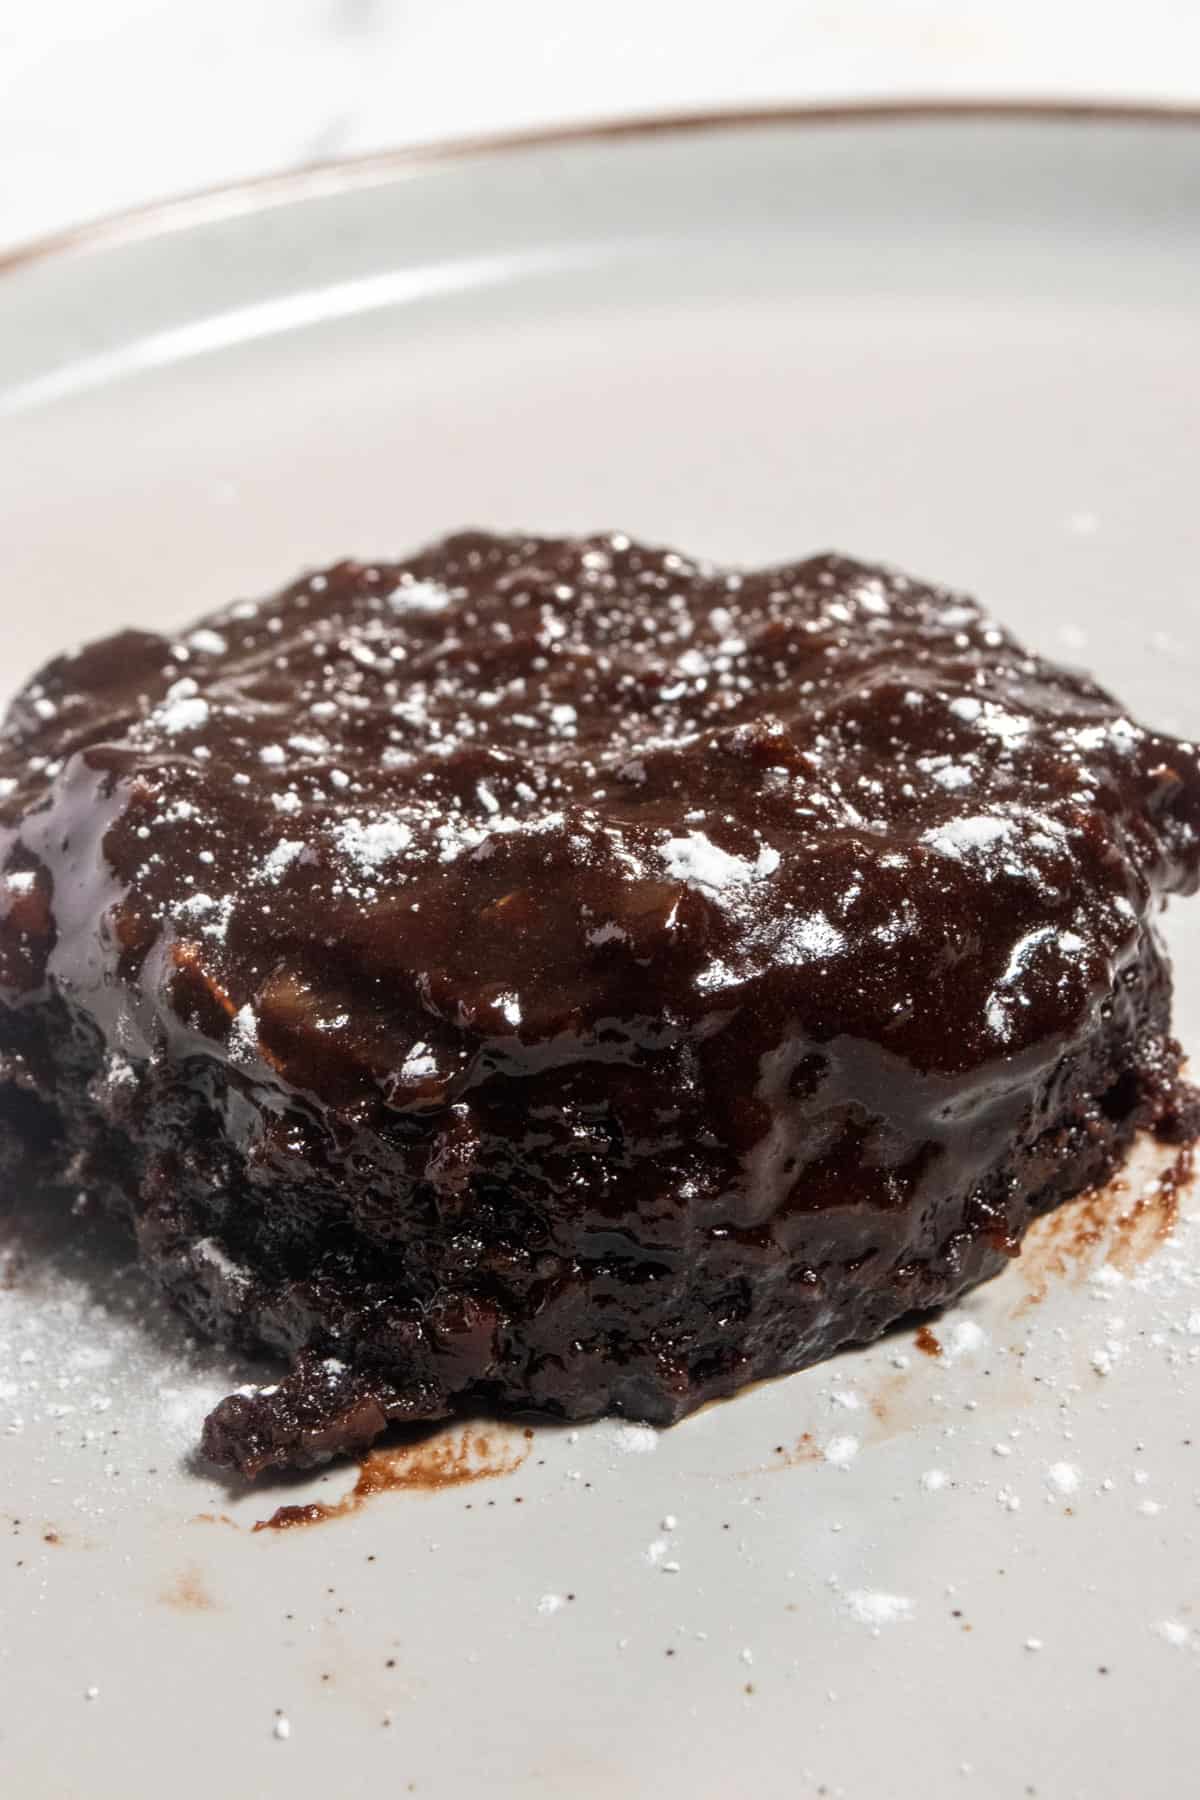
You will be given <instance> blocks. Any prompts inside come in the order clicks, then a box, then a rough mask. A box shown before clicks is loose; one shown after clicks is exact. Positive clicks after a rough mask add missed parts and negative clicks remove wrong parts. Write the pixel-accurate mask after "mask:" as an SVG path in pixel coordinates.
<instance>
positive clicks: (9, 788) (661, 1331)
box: [0, 533, 1200, 1474]
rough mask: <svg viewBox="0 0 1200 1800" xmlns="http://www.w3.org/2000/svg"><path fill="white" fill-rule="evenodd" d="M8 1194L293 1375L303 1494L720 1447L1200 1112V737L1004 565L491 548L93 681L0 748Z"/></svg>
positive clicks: (247, 1463) (103, 662)
mask: <svg viewBox="0 0 1200 1800" xmlns="http://www.w3.org/2000/svg"><path fill="white" fill-rule="evenodd" d="M0 793H2V798H0V826H2V833H0V870H2V871H3V875H2V881H0V886H2V891H3V922H2V925H0V1001H2V1004H0V1080H2V1086H0V1116H2V1120H3V1140H4V1155H5V1157H6V1159H7V1163H8V1166H9V1168H10V1170H13V1171H17V1170H19V1171H21V1172H22V1173H25V1174H29V1175H38V1176H41V1177H42V1178H45V1177H50V1178H52V1179H56V1180H61V1181H63V1182H67V1183H69V1184H71V1186H72V1187H73V1188H75V1189H85V1190H87V1191H88V1192H90V1193H92V1194H94V1195H95V1196H97V1198H98V1199H99V1200H101V1201H102V1202H103V1204H104V1205H105V1206H107V1207H109V1208H111V1209H113V1210H114V1211H115V1212H116V1213H118V1214H119V1215H120V1216H122V1217H123V1218H126V1219H128V1221H129V1224H130V1226H131V1227H132V1229H133V1231H134V1233H135V1234H136V1237H137V1243H138V1247H139V1251H140V1254H141V1257H142V1259H143V1260H144V1262H145V1265H146V1267H147V1268H148V1269H149V1271H150V1272H151V1274H152V1275H153V1277H154V1278H155V1280H156V1281H158V1282H159V1283H161V1285H162V1287H163V1288H164V1289H165V1290H166V1291H167V1292H168V1293H169V1294H170V1295H171V1296H172V1297H173V1299H174V1300H175V1301H177V1303H178V1304H179V1305H180V1306H181V1307H182V1308H183V1309H184V1311H185V1312H186V1313H187V1314H188V1316H189V1317H190V1318H191V1319H192V1320H193V1321H194V1322H195V1324H196V1325H197V1326H198V1327H199V1328H201V1329H202V1330H203V1331H205V1332H207V1333H211V1334H213V1335H215V1336H218V1337H221V1338H225V1339H228V1340H232V1341H234V1342H236V1343H238V1344H239V1345H242V1346H247V1347H251V1348H254V1349H263V1350H266V1351H269V1352H272V1353H275V1354H276V1355H277V1356H279V1357H282V1358H283V1359H285V1360H286V1362H287V1363H288V1365H289V1368H290V1372H289V1373H288V1374H287V1375H286V1376H285V1377H284V1378H283V1379H282V1380H280V1381H279V1382H278V1383H277V1384H274V1385H270V1386H265V1387H263V1388H261V1389H257V1390H249V1391H244V1392H240V1393H238V1394H235V1395H231V1396H230V1397H229V1398H228V1399H227V1400H225V1401H223V1402H222V1403H221V1404H220V1405H219V1406H218V1407H217V1409H216V1411H215V1412H214V1413H213V1414H212V1415H211V1417H210V1419H209V1421H208V1423H207V1426H206V1430H205V1438H204V1445H205V1448H206V1450H207V1452H208V1454H209V1455H210V1456H211V1457H213V1458H214V1459H215V1460H216V1461H217V1462H219V1463H223V1464H227V1465H231V1466H234V1467H236V1468H239V1469H241V1470H243V1471H244V1472H247V1473H250V1474H253V1473H256V1472H257V1471H259V1470H261V1469H263V1468H264V1467H266V1466H268V1465H271V1464H275V1465H284V1466H288V1465H291V1466H304V1465H308V1464H311V1463H314V1462H317V1461H320V1460H322V1459H323V1458H326V1457H328V1456H330V1455H332V1454H334V1453H336V1452H338V1451H343V1450H348V1449H356V1448H359V1447H361V1446H363V1445H365V1444H367V1443H368V1442H370V1440H371V1439H372V1438H374V1437H375V1436H377V1435H378V1434H379V1433H380V1432H382V1431H383V1430H384V1429H385V1428H386V1426H387V1425H388V1424H389V1423H390V1422H395V1421H415V1420H424V1419H435V1418H438V1417H441V1416H443V1415H445V1414H447V1413H448V1412H450V1411H451V1410H452V1409H454V1408H457V1407H458V1406H460V1405H463V1404H470V1405H472V1406H475V1405H482V1406H487V1407H535V1408H542V1409H546V1410H548V1411H550V1412H553V1413H556V1414H559V1415H561V1416H565V1417H569V1418H586V1417H589V1416H592V1415H595V1414H599V1413H603V1412H617V1413H624V1414H628V1415H630V1416H632V1417H635V1418H638V1419H644V1420H650V1421H655V1422H661V1423H666V1422H668V1421H671V1420H674V1419H678V1418H679V1417H680V1416H681V1415H682V1414H684V1413H686V1412H687V1411H688V1410H689V1409H690V1408H693V1407H695V1406H697V1405H699V1404H700V1403H701V1402H702V1401H705V1400H708V1399H711V1398H712V1397H713V1396H715V1395H720V1394H727V1393H729V1392H730V1391H731V1390H733V1389H735V1388H737V1387H739V1386H740V1385H742V1384H743V1383H745V1382H748V1381H750V1380H753V1379H755V1378H756V1377H760V1376H765V1375H773V1374H779V1373H781V1372H783V1371H786V1370H791V1369H797V1368H800V1367H802V1366H803V1365H804V1364H806V1363H811V1362H813V1361H815V1360H816V1359H818V1358H820V1357H824V1356H828V1355H829V1354H830V1353H831V1352H832V1351H834V1350H836V1349H837V1348H838V1346H839V1345H843V1344H849V1343H855V1342H861V1341H863V1340H865V1339H869V1338H872V1337H874V1336H875V1335H876V1334H877V1333H879V1332H881V1331H883V1330H884V1328H885V1327H886V1326H888V1325H889V1324H890V1323H891V1322H892V1321H894V1320H896V1319H897V1318H899V1317H901V1316H903V1315H905V1314H908V1313H910V1312H912V1311H914V1310H915V1309H919V1308H925V1307H930V1306H934V1305H937V1304H940V1303H942V1302H944V1301H947V1300H949V1299H950V1298H952V1297H953V1296H954V1295H955V1294H957V1293H959V1292H961V1291H962V1290H963V1289H964V1288H965V1287H968V1286H969V1285H970V1284H971V1283H973V1282H977V1281H980V1280H982V1279H983V1278H985V1277H986V1276H989V1275H991V1274H993V1273H995V1272H996V1271H997V1270H998V1269H999V1268H1000V1267H1001V1266H1002V1265H1003V1263H1004V1261H1005V1259H1006V1258H1007V1257H1009V1256H1011V1255H1013V1254H1014V1253H1015V1252H1016V1250H1017V1248H1018V1245H1019V1241H1020V1238H1021V1234H1022V1232H1023V1231H1024V1230H1025V1228H1026V1226H1027V1225H1028V1223H1029V1221H1030V1219H1031V1218H1033V1217H1034V1215H1035V1214H1037V1213H1040V1212H1042V1211H1044V1210H1045V1209H1047V1208H1048V1207H1052V1206H1054V1205H1056V1204H1057V1203H1058V1202H1060V1201H1062V1200H1064V1199H1066V1198H1067V1197H1069V1196H1070V1195H1073V1194H1076V1193H1078V1192H1079V1191H1080V1190H1081V1189H1084V1188H1087V1187H1089V1186H1091V1185H1093V1184H1095V1183H1097V1182H1100V1181H1103V1180H1104V1179H1105V1178H1106V1177H1107V1176H1108V1175H1109V1174H1110V1173H1111V1172H1112V1170H1113V1169H1114V1167H1115V1166H1116V1165H1117V1164H1118V1162H1119V1160H1120V1158H1121V1156H1122V1153H1123V1152H1124V1150H1125V1148H1126V1146H1127V1145H1128V1143H1129V1141H1130V1139H1131V1137H1132V1135H1133V1133H1134V1132H1135V1130H1137V1129H1138V1128H1139V1127H1147V1128H1151V1129H1153V1130H1155V1131H1157V1132H1158V1133H1160V1134H1162V1135H1163V1136H1166V1137H1172V1138H1177V1139H1183V1138H1186V1137H1187V1136H1189V1135H1191V1134H1192V1133H1193V1132H1194V1130H1195V1128H1196V1124H1197V1113H1196V1106H1195V1103H1194V1100H1193V1098H1192V1096H1191V1094H1190V1092H1189V1091H1188V1090H1187V1089H1186V1088H1184V1087H1183V1086H1182V1085H1181V1083H1180V1079H1179V1065H1180V1051H1179V1048H1178V1046H1177V1045H1176V1044H1175V1042H1174V1041H1173V1040H1172V1038H1171V1035H1170V1021H1169V1005H1170V977H1169V972H1168V967H1167V963H1166V959H1165V957H1164V953H1163V948H1162V944H1161V942H1160V939H1159V936H1158V933H1157V929H1156V920H1157V916H1158V913H1159V911H1160V908H1161V905H1162V901H1163V897H1164V895H1166V894H1169V893H1186V892H1191V891H1192V890H1194V889H1195V887H1196V885H1197V880H1198V876H1200V757H1198V753H1197V748H1196V746H1195V745H1193V744H1190V743H1182V742H1177V741H1175V740H1173V739H1171V738H1168V737H1163V736H1159V735H1156V734H1154V733H1152V732H1149V731H1146V730H1144V729H1142V728H1141V727H1140V726H1138V725H1136V724H1135V723H1134V722H1133V721H1131V720H1130V718H1129V717H1128V716H1127V715H1126V714H1125V713H1124V712H1123V711H1122V709H1121V707H1120V706H1119V705H1118V704H1117V702H1116V701H1114V700H1113V699H1112V698H1110V696H1109V695H1108V694H1107V693H1105V692H1104V691H1103V690H1102V689H1101V688H1099V687H1097V686H1096V685H1095V684H1094V683H1093V682H1091V681H1090V680H1088V679H1087V678H1086V677H1085V676H1083V675H1080V674H1077V673H1075V672H1073V671H1069V670H1066V669H1062V668H1058V667H1055V666H1054V665H1053V664H1050V663H1047V662H1045V661H1042V660H1041V659H1039V658H1037V657H1033V656H1030V655H1028V654H1027V653H1026V652H1025V651H1023V650H1022V649H1021V648H1020V647H1019V646H1018V645H1017V644H1015V643H1014V642H1013V641H1012V639H1011V638H1010V637H1008V636H1007V635H1006V634H1005V633H1004V632H1003V631H1001V630H1000V629H998V628H997V627H996V626H995V625H994V624H993V623H992V622H991V620H990V619H989V618H988V617H987V616H986V615H985V614H984V613H982V612H981V611H980V609H979V608H978V607H977V606H976V605H975V604H974V603H973V602H972V601H971V600H968V599H965V598H964V597H963V596H962V595H960V594H956V593H950V592H947V591H945V590H942V589H939V588H934V587H929V586H926V585H924V584H923V583H921V582H918V581H914V580H911V579H909V578H907V577H905V576H903V575H900V574H896V573H893V572H890V571H888V570H886V569H881V568H875V567H871V566H867V565H864V564H861V563H857V562H853V561H851V560H849V559H848V558H845V557H841V556H819V557H815V558H812V559H810V560H808V561H805V562H799V563H796V564H793V565H790V566H787V567H782V568H773V569H766V570H762V571H758V572H754V573H730V572H726V571H724V570H720V569H714V568H711V567H709V566H706V565H702V564H698V563H696V562H694V561H692V560H691V559H690V558H688V557H686V556H682V555H678V554H675V553H674V552H669V551H661V550H650V549H645V548H642V547H640V546H639V545H637V544H634V543H631V542H630V541H629V540H628V539H627V538H625V537H621V536H607V537H595V538H589V539H570V540H555V539H544V538H532V537H493V536H487V535H484V534H482V533H465V534H462V535H459V536H455V537H452V538H449V539H447V540H446V541H445V542H444V543H441V544H437V545H435V546H434V547H433V548H431V549H429V550H426V551H424V552H423V553H422V554H420V555H418V556H415V557H413V558H412V559H411V560H409V561H406V562H402V563H398V564H393V565H387V566H383V565H363V564H361V563H355V562H346V563H341V564H339V565H338V566H337V567H335V568H332V569H330V570H328V571H326V572H325V573H323V574H318V575H312V576H309V577H307V578H305V579H303V580H301V581H298V582H297V583H295V585H293V586H292V587H289V588H288V589H286V590H285V591H284V592H283V593H282V594H280V595H279V596H278V597H277V598H275V599H271V600H267V601H263V602H261V603H253V602H249V601H242V602H239V603H238V604H236V605H234V606H231V607H229V608H228V609H226V610H225V611H223V612H221V613H219V614H217V615H216V616H214V617H212V618H209V619H206V620H204V621H203V622H202V623H201V624H199V625H198V626H197V627H196V628H195V629H193V630H191V631H185V632H183V633H181V634H180V635H179V636H177V637H166V636H159V635H157V634H155V633H148V632H139V631H126V632H123V633H120V634H119V635H117V636H115V637H112V638H108V639H106V640H104V641H103V642H100V643H96V644H93V645H91V646H90V647H88V648H86V649H84V650H82V651H80V652H78V653H77V654H75V655H71V656H66V657H62V658H59V659H58V660H57V661H55V662H53V663H51V664H50V665H49V666H48V667H47V668H46V669H44V670H43V671H42V673H41V674H40V675H39V676H38V677H37V679H36V680H34V681H33V682H32V683H31V684H30V685H29V686H28V687H26V688H25V690H24V691H23V692H22V693H21V694H20V696H19V697H18V698H17V700H16V701H15V703H14V704H13V706H12V708H11V711H10V713H9V715H8V719H7V723H6V725H5V726H4V730H3V737H2V741H0Z"/></svg>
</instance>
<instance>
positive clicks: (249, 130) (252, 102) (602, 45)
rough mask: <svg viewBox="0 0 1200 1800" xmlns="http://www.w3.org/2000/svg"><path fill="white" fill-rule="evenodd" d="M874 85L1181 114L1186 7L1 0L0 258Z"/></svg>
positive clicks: (920, 1) (837, 0)
mask: <svg viewBox="0 0 1200 1800" xmlns="http://www.w3.org/2000/svg"><path fill="white" fill-rule="evenodd" d="M880 94H888V95H922V94H927V95H937V94H942V95H946V94H953V95H978V94H991V95H1012V94H1024V95H1063V96H1076V97H1078V96H1086V97H1116V98H1127V99H1165V100H1176V101H1200V0H1140V3H1139V4H1137V5H1130V4H1128V0H1119V3H1117V4H1110V0H735V3H732V4H731V3H730V0H420V3H419V4H416V3H414V0H0V246H3V245H12V244H14V243H17V242H19V241H21V240H22V239H26V238H30V237H33V236H36V235H39V234H41V233H43V232H48V231H52V230H55V229H58V228H59V227H62V226H65V225H68V224H71V223H73V222H75V221H77V220H80V219H85V218H88V217H92V216H95V215H97V214H101V213H105V212H109V211H112V210H114V209H117V208H120V207H125V206H131V205H136V204H139V203H141V202H143V201H146V200H152V199H158V198H161V197H162V196H164V195H168V194H172V193H178V192H180V191H183V190H186V189H189V188H195V187H200V186H207V185H209V184H213V183H218V182H223V181H228V180H232V179H237V178H240V177H242V176H247V175H254V174H260V173H263V172H265V171H268V170H276V169H280V168H287V167H288V166H290V165H293V164H296V163H303V162H311V161H313V160H315V159H319V158H322V157H329V156H346V155H352V154H354V153H356V152H359V151H364V150H373V149H379V148H384V147H387V146H389V145H394V144H403V143H417V142H421V141H422V140H427V139H434V138H439V137H448V136H455V135H461V134H469V133H473V132H487V131H496V130H506V129H510V128H513V127H520V126H530V125H543V124H551V123H556V122H560V121H564V120H579V119H587V118H593V119H594V118H602V117H612V116H614V115H618V114H629V113H639V112H649V111H658V110H671V109H675V110H678V109H687V108H691V107H704V106H711V105H721V104H731V105H746V104H752V103H755V102H764V101H785V100H806V99H842V98H856V97H860V96H869V95H880Z"/></svg>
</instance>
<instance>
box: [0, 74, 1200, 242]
mask: <svg viewBox="0 0 1200 1800" xmlns="http://www.w3.org/2000/svg"><path fill="white" fill-rule="evenodd" d="M964 120H966V121H969V120H984V121H998V122H1002V123H1014V124H1022V123H1023V124H1080V125H1096V124H1107V125H1114V126H1123V125H1164V126H1190V127H1193V128H1195V127H1197V126H1200V106H1193V105H1189V104H1183V103H1179V104H1177V103H1174V102H1171V101H1161V102H1160V101H1125V100H1103V99H1097V100H1081V99H1070V100H1066V99H1062V100H1054V99H987V100H982V99H977V100H970V99H919V98H918V99H896V100H854V101H833V102H820V103H814V104H811V105H780V106H763V107H745V108H743V107H739V108H733V107H731V108H723V109H718V110H704V111H695V112H668V113H651V114H643V115H635V116H632V117H629V118H620V117H618V118H610V119H598V120H591V121H585V122H582V123H579V124H571V125H552V126H547V127H539V128H537V129H534V130H529V131H511V132H497V133H491V134H483V135H479V136H468V137H459V138H447V139H445V140H442V141H434V142H429V143H422V144H413V145H405V146H403V147H402V148H397V149H391V150H374V151H369V152H367V153H366V154H364V155H361V156H349V157H338V158H331V159H327V160H324V161H319V162H314V163H303V164H299V165H297V166H296V167H293V168H288V169H283V170H280V171H277V172H274V173H269V174H264V175H254V176H250V177H248V178H247V179H245V180H240V181H232V182H221V183H218V184H216V185H215V186H212V187H204V188H198V189H195V190H193V191H190V192H186V193H183V194H179V195H176V196H173V197H171V198H168V199H165V200H152V201H149V202H147V203H146V204H144V205H140V206H134V207H129V208H126V209H124V210H122V211H118V212H114V213H110V214H107V215H102V216H101V217H99V218H97V219H91V220H85V221H84V222H83V223H81V224H79V225H71V226H67V227H66V228H64V229H62V230H59V231H54V232H50V233H48V234H47V235H46V236H44V237H38V238H34V239H31V240H30V241H28V242H26V243H22V244H17V245H16V246H15V247H14V248H12V249H10V250H7V251H4V252H0V275H8V274H12V273H15V272H16V271H18V270H23V269H26V268H28V267H30V266H31V265H32V264H35V263H41V262H45V261H48V260H49V259H51V258H57V257H74V256H78V255H82V254H85V253H92V252H96V251H103V250H110V249H115V248H119V247H120V246H122V245H124V244H129V243H136V242H139V241H141V240H143V239H146V238H154V237H159V236H164V235H167V234H169V233H171V232H175V231H181V230H185V229H187V228H188V227H189V226H194V225H202V224H209V223H213V222H217V221H220V220H223V219H232V218H236V217H238V216H239V215H242V214H245V213H251V212H254V211H255V210H257V209H258V208H259V207H260V206H264V205H274V204H286V203H288V202H290V201H293V200H301V199H305V198H310V197H313V196H316V195H321V194H334V193H343V192H347V191H349V190H352V189H358V188H369V187H375V186H380V185H382V184H383V183H385V182H387V181H392V180H396V179H398V178H404V179H407V178H412V177H415V176H418V175H421V174H425V173H428V172H429V171H430V170H433V169H438V168H441V167H444V166H445V165H446V164H448V163H453V162H458V161H464V160H468V159H470V158H472V157H489V156H497V155H510V154H513V153H520V152H523V151H538V150H546V149H553V148H555V147H557V146H561V147H567V146H570V145H575V144H587V143H611V144H618V143H624V142H627V141H629V140H630V139H636V138H643V137H658V136H671V135H678V136H681V137H682V136H692V135H699V134H700V133H704V132H722V131H745V130H771V129H778V128H781V127H783V128H795V127H808V126H838V125H873V124H880V125H886V124H906V123H907V124H939V123H961V122H962V121H964Z"/></svg>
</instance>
